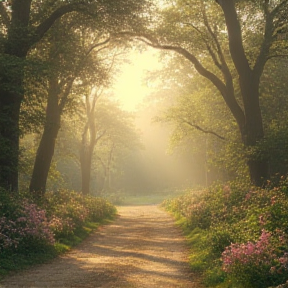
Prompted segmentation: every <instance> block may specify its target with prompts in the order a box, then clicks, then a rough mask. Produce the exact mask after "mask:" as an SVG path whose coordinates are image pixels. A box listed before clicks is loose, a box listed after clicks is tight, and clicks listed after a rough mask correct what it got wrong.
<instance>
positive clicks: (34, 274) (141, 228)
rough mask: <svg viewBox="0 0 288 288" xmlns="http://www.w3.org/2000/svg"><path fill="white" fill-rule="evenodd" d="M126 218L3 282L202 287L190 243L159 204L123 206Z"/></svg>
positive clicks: (10, 284) (120, 287)
mask: <svg viewBox="0 0 288 288" xmlns="http://www.w3.org/2000/svg"><path fill="white" fill-rule="evenodd" d="M118 211H119V214H120V217H118V218H117V219H116V221H115V222H114V223H113V224H111V225H107V226H104V227H102V228H101V229H100V230H99V231H98V232H96V233H94V234H93V235H92V236H90V237H89V238H88V239H87V240H85V241H84V242H83V243H82V244H80V245H79V246H77V249H74V250H73V251H71V252H69V253H67V254H66V255H64V256H62V257H60V258H58V259H54V260H53V261H51V262H50V263H48V264H44V265H39V266H37V267H35V268H32V269H29V270H27V271H23V272H21V273H19V274H16V275H14V276H11V277H8V278H5V279H4V281H2V282H0V287H1V288H4V287H5V288H6V287H7V288H12V287H31V288H32V287H33V288H36V287H37V288H39V287H51V288H52V287H63V288H64V287H65V288H66V287H75V288H76V287H77V288H80V287H81V288H82V287H83V288H84V287H85V288H86V287H87V288H88V287H103V288H104V287H105V288H113V287H114V288H124V287H127V288H128V287H131V288H132V287H134V288H138V287H139V288H142V287H143V288H153V287H157V288H160V287H165V288H174V287H175V288H176V287H177V288H178V287H184V288H200V287H201V285H200V284H199V283H197V281H196V279H193V276H192V275H191V273H189V267H188V263H187V254H188V250H187V246H186V245H185V240H184V238H183V236H182V235H181V232H180V230H179V229H178V228H177V227H175V225H174V224H173V220H172V219H171V217H170V216H169V215H167V214H166V213H165V212H163V211H161V210H159V209H158V208H157V207H156V206H150V205H149V206H133V207H131V206H129V207H119V208H118Z"/></svg>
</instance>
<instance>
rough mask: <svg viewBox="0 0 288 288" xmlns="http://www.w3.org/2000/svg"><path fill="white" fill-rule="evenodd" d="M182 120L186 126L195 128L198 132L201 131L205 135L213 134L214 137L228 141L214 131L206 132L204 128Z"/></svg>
mask: <svg viewBox="0 0 288 288" xmlns="http://www.w3.org/2000/svg"><path fill="white" fill-rule="evenodd" d="M181 120H182V122H183V123H186V124H188V125H189V126H191V127H193V128H195V129H197V130H199V131H201V132H203V133H205V134H212V135H214V136H216V137H218V138H219V139H221V140H226V138H225V137H223V136H221V135H219V134H217V133H216V132H214V131H211V130H205V129H203V128H202V127H200V126H199V125H196V124H193V123H191V122H189V121H187V120H184V119H182V118H181Z"/></svg>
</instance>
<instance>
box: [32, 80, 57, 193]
mask: <svg viewBox="0 0 288 288" xmlns="http://www.w3.org/2000/svg"><path fill="white" fill-rule="evenodd" d="M58 97H59V87H58V85H57V79H51V80H50V82H49V91H48V102H47V111H46V121H45V126H44V131H43V134H42V137H41V141H40V144H39V147H38V149H37V154H36V158H35V163H34V168H33V173H32V178H31V182H30V187H29V190H30V192H31V193H32V194H34V195H35V196H38V197H41V196H42V195H43V194H44V193H45V190H46V182H47V178H48V173H49V169H50V165H51V161H52V158H53V155H54V148H55V143H56V139H57V135H58V132H59V129H60V118H61V111H60V107H59V104H58V101H59V100H58Z"/></svg>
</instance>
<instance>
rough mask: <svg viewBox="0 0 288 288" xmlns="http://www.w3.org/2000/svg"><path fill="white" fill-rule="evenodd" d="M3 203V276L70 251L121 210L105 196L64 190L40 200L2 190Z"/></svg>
mask: <svg viewBox="0 0 288 288" xmlns="http://www.w3.org/2000/svg"><path fill="white" fill-rule="evenodd" d="M0 207H1V211H0V279H1V278H3V277H4V276H6V275H7V274H10V273H11V272H13V271H19V270H22V269H25V268H28V267H30V266H32V265H35V264H41V263H45V262H47V261H49V260H51V259H53V258H55V257H57V256H58V255H60V254H63V253H65V252H67V251H69V250H70V249H71V248H72V247H74V246H76V245H78V244H79V243H81V242H82V241H83V240H84V239H85V238H86V237H88V236H89V235H90V234H91V233H92V232H93V231H95V230H97V228H98V227H99V226H100V225H105V224H108V223H110V222H111V221H113V219H114V217H115V215H116V212H117V211H116V208H115V206H113V205H112V204H110V203H109V202H108V201H107V200H105V199H101V198H96V197H91V196H83V195H81V194H78V193H75V192H69V191H64V190H63V191H58V192H56V193H47V195H45V198H43V199H41V201H37V203H36V202H34V201H32V200H31V199H28V198H27V197H24V196H23V195H17V196H15V195H14V196H10V195H9V194H8V193H6V192H5V191H3V190H2V191H0Z"/></svg>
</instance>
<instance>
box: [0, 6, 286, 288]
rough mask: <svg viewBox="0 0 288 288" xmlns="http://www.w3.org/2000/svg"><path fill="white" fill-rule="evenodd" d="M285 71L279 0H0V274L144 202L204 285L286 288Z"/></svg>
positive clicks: (62, 248)
mask: <svg viewBox="0 0 288 288" xmlns="http://www.w3.org/2000/svg"><path fill="white" fill-rule="evenodd" d="M147 51H150V52H151V51H153V53H156V54H155V55H157V57H158V61H159V63H161V64H159V65H158V66H157V68H153V67H154V66H153V63H146V67H149V66H151V69H147V70H148V72H147V73H146V74H145V79H142V81H143V86H142V87H139V89H144V88H143V87H144V86H146V87H150V88H151V87H152V88H151V89H150V90H149V91H150V92H149V95H146V96H145V100H144V101H143V102H142V103H141V104H139V105H138V107H137V108H135V109H133V111H129V110H127V109H125V108H124V107H123V105H122V104H121V99H119V95H116V94H117V91H116V90H115V83H116V82H117V78H119V77H120V75H121V72H123V71H122V70H124V67H126V66H127V65H131V64H133V65H134V67H135V71H136V67H137V65H138V66H141V65H140V64H141V61H142V62H143V61H144V62H145V59H144V60H141V57H144V56H143V55H146V54H145V53H147ZM150 52H149V53H150ZM131 53H132V54H133V55H137V56H135V57H134V58H133V61H134V63H131V60H129V59H131V58H129V57H130V56H129V55H131ZM151 53H152V52H151ZM141 55H142V56H141ZM142 59H143V58H142ZM147 59H148V58H147ZM147 59H146V62H147ZM151 59H152V58H151ZM287 72H288V1H287V0H254V1H251V0H194V1H190V0H170V1H169V0H138V1H133V0H9V1H0V277H2V275H3V276H4V275H6V274H7V273H8V272H9V271H11V270H19V269H22V268H23V267H26V266H29V265H31V264H35V263H42V262H45V261H47V260H48V259H50V258H51V257H56V256H57V255H59V254H61V253H63V252H66V251H68V250H69V249H70V248H71V247H72V246H74V245H76V244H78V243H79V242H81V241H82V240H83V239H84V238H85V237H87V235H89V234H90V233H91V232H92V231H94V230H95V229H97V227H98V226H99V225H100V223H105V222H107V221H113V219H115V216H116V213H117V210H116V207H115V205H121V204H127V203H128V202H129V199H131V198H133V197H134V198H138V199H140V198H141V197H143V196H144V197H146V198H145V199H146V200H145V201H147V199H148V198H149V197H150V196H151V195H153V197H154V198H155V197H156V198H157V197H158V198H157V199H161V200H164V199H165V200H164V201H163V202H162V204H161V206H162V208H163V209H166V211H169V212H170V213H172V214H173V215H174V216H175V218H176V219H177V222H178V224H179V225H180V226H181V227H182V229H183V230H184V233H185V234H186V237H187V239H188V243H189V245H190V246H191V254H190V258H189V259H190V260H189V263H190V268H191V271H193V272H195V273H199V275H201V279H203V281H202V282H203V284H204V285H206V286H207V287H218V288H234V287H235V288H249V287H253V288H258V287H259V288H260V287H261V288H265V287H267V288H269V287H270V288H271V287H278V288H281V287H288V286H285V285H288V212H287V211H288V176H287V175H288V174H287V173H288V129H287V127H288V117H287V116H288V115H287V113H288V97H287V96H288V81H287V80H288V76H287V75H288V73H287ZM132 73H133V72H132ZM135 73H136V72H135ZM130 77H131V83H130V84H126V87H125V89H126V90H125V91H126V92H127V91H128V90H129V88H131V87H132V85H133V83H132V82H133V79H132V74H131V76H130ZM130 85H131V87H130ZM131 89H132V88H131ZM127 93H128V92H127ZM134 93H138V92H134ZM139 93H140V92H139ZM117 97H118V98H117ZM120 98H121V97H120ZM135 98H136V95H135ZM123 101H124V100H123ZM127 101H129V100H127ZM125 201H126V202H125ZM35 251H36V252H35ZM15 255H17V257H18V260H17V263H15V258H14V257H15ZM285 283H286V284H285Z"/></svg>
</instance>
